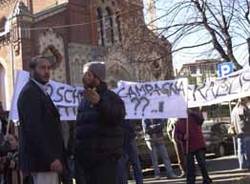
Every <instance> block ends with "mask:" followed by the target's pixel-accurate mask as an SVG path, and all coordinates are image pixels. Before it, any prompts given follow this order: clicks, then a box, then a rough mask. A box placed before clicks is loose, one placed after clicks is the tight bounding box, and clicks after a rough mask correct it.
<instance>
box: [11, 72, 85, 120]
mask: <svg viewBox="0 0 250 184" xmlns="http://www.w3.org/2000/svg"><path fill="white" fill-rule="evenodd" d="M28 81H29V73H28V72H25V71H18V72H17V77H16V83H15V88H14V89H15V90H14V95H13V98H12V105H11V110H10V116H9V118H10V119H11V120H13V121H18V119H19V118H18V111H17V100H18V97H19V94H20V92H21V90H22V88H23V87H24V85H25V84H26V83H27V82H28ZM47 92H48V94H49V95H50V97H51V99H52V101H53V102H54V104H55V105H56V106H57V107H58V110H59V112H60V115H61V116H60V117H61V120H75V119H76V113H77V107H78V104H79V101H80V99H81V95H82V92H83V88H82V87H75V86H70V85H67V84H64V83H60V82H55V81H50V82H49V84H48V91H47Z"/></svg>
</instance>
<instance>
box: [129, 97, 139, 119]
mask: <svg viewBox="0 0 250 184" xmlns="http://www.w3.org/2000/svg"><path fill="white" fill-rule="evenodd" d="M131 102H132V103H134V102H136V103H135V115H137V109H138V106H139V105H140V103H141V102H140V100H139V99H138V98H137V97H134V98H132V99H131Z"/></svg>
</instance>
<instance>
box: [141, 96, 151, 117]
mask: <svg viewBox="0 0 250 184" xmlns="http://www.w3.org/2000/svg"><path fill="white" fill-rule="evenodd" d="M140 100H141V101H142V100H144V101H146V103H145V105H144V106H143V108H142V116H144V112H145V109H146V108H147V106H148V105H149V103H150V101H149V99H147V98H146V97H141V99H140Z"/></svg>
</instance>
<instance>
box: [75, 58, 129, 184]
mask: <svg viewBox="0 0 250 184" xmlns="http://www.w3.org/2000/svg"><path fill="white" fill-rule="evenodd" d="M104 80H105V64H104V63H102V62H90V63H87V64H85V65H84V68H83V84H84V88H85V91H84V97H83V100H82V101H81V103H80V106H79V108H78V115H77V125H76V150H75V152H76V182H77V184H104V183H105V184H116V182H117V164H118V160H119V158H120V157H121V155H122V149H123V129H122V126H121V124H122V123H123V121H124V117H125V107H124V103H123V101H122V100H121V98H120V97H119V96H118V95H117V94H115V93H114V92H112V91H110V90H109V89H108V88H107V84H106V83H105V82H104Z"/></svg>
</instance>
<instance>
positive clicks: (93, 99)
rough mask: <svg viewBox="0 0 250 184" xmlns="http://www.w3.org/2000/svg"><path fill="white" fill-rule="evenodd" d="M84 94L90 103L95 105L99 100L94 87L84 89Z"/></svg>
mask: <svg viewBox="0 0 250 184" xmlns="http://www.w3.org/2000/svg"><path fill="white" fill-rule="evenodd" d="M84 96H85V97H86V98H87V100H89V101H90V103H91V104H93V105H95V104H97V103H98V102H99V101H100V95H99V94H98V93H97V92H96V90H95V89H91V88H89V89H86V90H85V91H84Z"/></svg>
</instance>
